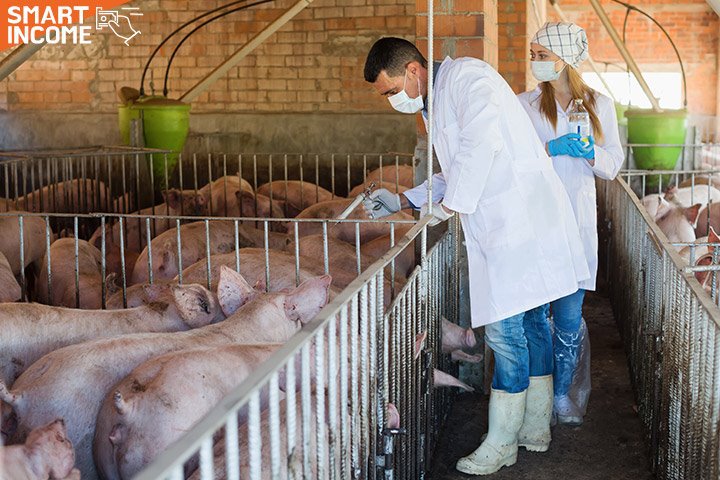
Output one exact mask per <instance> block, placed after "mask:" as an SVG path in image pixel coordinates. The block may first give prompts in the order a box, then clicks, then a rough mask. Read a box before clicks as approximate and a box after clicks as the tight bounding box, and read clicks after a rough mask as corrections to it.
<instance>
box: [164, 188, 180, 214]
mask: <svg viewBox="0 0 720 480" xmlns="http://www.w3.org/2000/svg"><path fill="white" fill-rule="evenodd" d="M162 196H163V198H164V199H165V203H167V204H168V207H170V208H172V209H173V210H180V203H181V202H182V193H181V192H180V190H178V189H177V188H171V189H170V190H163V192H162Z"/></svg>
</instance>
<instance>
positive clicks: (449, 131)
mask: <svg viewBox="0 0 720 480" xmlns="http://www.w3.org/2000/svg"><path fill="white" fill-rule="evenodd" d="M459 141H460V130H459V129H458V124H457V122H454V123H451V124H450V125H447V126H445V127H443V128H442V130H441V131H440V132H438V135H437V136H436V138H435V141H434V142H433V143H434V144H435V153H436V155H437V157H438V161H439V162H440V166H441V167H442V168H443V169H447V168H450V166H451V164H452V161H451V159H452V157H453V155H454V152H455V151H457V147H458V142H459Z"/></svg>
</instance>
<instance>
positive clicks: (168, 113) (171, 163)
mask: <svg viewBox="0 0 720 480" xmlns="http://www.w3.org/2000/svg"><path fill="white" fill-rule="evenodd" d="M118 117H119V118H118V119H119V124H120V135H121V136H122V139H123V142H125V143H126V144H130V125H131V121H132V120H133V119H139V118H142V124H143V139H144V142H145V146H146V147H148V148H157V149H160V150H170V151H171V152H173V153H171V154H168V155H167V168H168V172H171V171H172V170H173V169H174V168H175V166H176V165H177V160H178V156H179V154H180V152H181V151H182V149H183V147H184V146H185V140H187V135H188V131H189V130H190V105H188V104H187V103H183V102H181V101H180V100H172V99H169V98H165V97H159V96H154V97H142V98H140V99H139V100H138V101H137V102H135V103H133V104H130V105H120V106H119V107H118ZM148 161H150V159H149V157H148ZM152 161H153V173H154V175H155V178H156V179H160V178H163V177H164V175H165V160H164V156H156V158H153V159H152Z"/></svg>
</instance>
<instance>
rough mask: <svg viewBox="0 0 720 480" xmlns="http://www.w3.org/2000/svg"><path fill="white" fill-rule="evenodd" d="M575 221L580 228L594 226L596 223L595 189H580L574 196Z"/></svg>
mask: <svg viewBox="0 0 720 480" xmlns="http://www.w3.org/2000/svg"><path fill="white" fill-rule="evenodd" d="M575 202H576V207H575V210H576V215H577V223H578V227H580V228H588V227H593V228H594V227H595V225H596V224H597V205H596V200H595V189H593V190H592V191H588V190H584V189H581V190H580V191H578V192H577V197H576V200H575Z"/></svg>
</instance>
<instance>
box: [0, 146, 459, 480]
mask: <svg viewBox="0 0 720 480" xmlns="http://www.w3.org/2000/svg"><path fill="white" fill-rule="evenodd" d="M2 159H3V160H4V161H3V163H2V164H0V176H2V178H1V179H0V190H1V191H2V194H1V195H0V201H1V202H2V208H1V209H0V210H1V211H2V213H0V217H4V218H8V219H11V221H13V222H15V221H16V222H17V225H18V228H17V231H18V235H17V239H16V242H17V245H18V248H17V251H18V258H19V262H20V264H22V265H27V264H28V260H29V259H28V258H27V255H28V252H29V251H30V249H29V245H28V244H27V242H28V241H29V239H28V238H25V235H24V232H25V231H26V230H25V225H26V224H27V223H28V222H31V221H34V220H40V221H41V222H42V223H43V227H44V228H42V230H43V237H44V238H42V242H41V243H42V247H43V253H44V254H45V256H46V257H51V255H50V252H51V249H50V247H51V244H52V242H53V241H54V240H55V238H56V237H57V236H67V237H70V238H71V239H74V240H70V242H71V243H73V244H74V245H73V246H74V259H73V260H74V265H73V267H72V269H73V272H74V292H73V293H74V300H73V302H74V304H73V305H71V306H80V305H81V303H82V300H83V297H84V296H85V295H86V294H87V292H86V291H84V290H83V289H82V288H81V274H80V265H79V260H78V258H79V249H80V247H79V244H80V241H81V240H87V239H91V237H92V236H93V234H96V238H95V241H96V242H97V246H98V249H99V251H100V252H101V260H100V263H101V276H102V278H103V279H104V278H105V277H106V276H107V275H108V274H109V273H110V272H111V270H112V268H111V266H110V261H109V256H110V254H111V248H115V249H116V250H117V253H118V255H117V256H118V257H119V258H116V259H115V262H116V264H117V265H116V271H115V274H116V279H115V282H116V287H117V288H119V290H120V292H122V293H121V298H122V305H123V306H127V302H128V292H129V285H130V283H131V272H130V271H129V267H130V264H131V263H132V260H130V258H129V255H128V251H127V247H128V245H129V244H130V242H132V241H136V242H137V243H138V244H139V245H140V246H145V250H146V251H147V258H146V260H147V262H146V263H147V273H148V277H147V279H146V280H147V283H149V284H153V283H162V282H163V281H165V280H164V279H158V278H156V277H155V275H154V272H155V270H154V265H155V264H156V263H157V262H159V261H161V260H160V259H156V257H157V252H156V253H155V254H154V252H153V248H152V243H148V241H147V239H148V238H153V237H154V236H155V233H156V232H155V230H156V229H158V228H162V229H164V230H166V231H170V232H171V233H172V231H173V230H174V231H175V232H176V233H177V235H171V236H173V237H175V239H176V244H175V246H176V248H177V250H176V253H177V254H176V256H175V258H174V259H173V261H174V262H176V263H177V266H178V268H177V269H178V275H177V277H176V278H175V279H174V281H177V282H178V283H179V284H182V283H183V282H184V281H185V282H187V281H193V282H198V283H203V284H204V285H205V286H206V287H207V288H208V289H212V288H214V283H216V282H217V272H216V270H214V268H215V266H216V265H214V264H213V261H214V260H215V258H216V257H215V258H214V256H215V255H216V254H217V252H215V251H212V252H211V249H210V246H211V241H210V237H211V236H212V235H213V233H214V232H215V230H217V229H220V228H221V227H220V226H219V225H224V226H225V230H227V231H229V232H230V236H231V237H232V241H231V243H232V245H231V249H230V251H231V252H235V254H234V255H232V253H231V257H232V258H230V259H229V261H226V263H227V264H229V265H230V266H231V267H232V268H234V269H235V270H236V271H241V267H242V266H243V265H242V264H243V258H242V255H240V253H238V252H240V251H241V250H240V249H241V248H242V247H247V245H244V244H242V242H243V241H245V240H246V239H244V238H243V236H242V229H243V228H244V225H247V224H251V225H253V226H254V227H255V228H256V229H257V233H259V235H257V236H256V237H255V238H254V242H255V244H254V245H253V246H254V247H256V248H257V249H258V250H259V251H261V256H262V257H264V269H263V270H264V271H263V272H262V275H260V277H261V278H259V279H257V280H258V283H260V284H261V285H260V288H265V289H266V290H268V291H269V290H270V289H271V285H273V284H274V283H276V282H278V281H279V280H280V279H282V281H283V282H284V283H285V284H288V285H292V286H295V285H298V284H299V283H300V282H301V280H302V279H303V278H304V277H303V275H307V269H306V267H307V265H306V264H305V262H307V258H301V255H300V252H299V250H300V249H299V247H298V245H299V244H300V242H299V240H300V238H301V236H300V233H299V232H300V231H301V230H302V229H303V228H308V227H309V226H314V228H315V230H316V231H317V232H319V233H318V236H317V237H316V238H317V240H316V241H317V242H318V251H319V252H320V253H319V255H318V258H316V259H315V260H316V261H317V263H318V264H319V266H317V265H316V266H315V268H314V269H311V271H312V273H315V274H322V273H331V274H333V273H334V272H333V265H332V258H331V248H332V246H331V240H332V238H331V237H332V236H331V233H332V230H333V229H334V228H336V227H339V228H343V227H346V228H347V229H349V231H350V234H351V236H352V237H353V238H352V239H351V244H352V249H353V250H354V254H355V257H354V259H353V260H354V261H353V264H352V267H351V268H350V269H351V270H353V271H352V272H349V273H351V274H352V275H353V276H354V277H356V278H354V279H353V280H352V281H349V282H348V284H347V286H346V288H344V289H342V291H339V289H338V292H336V294H335V297H334V299H332V301H331V302H330V303H329V304H328V305H327V306H326V307H325V308H324V309H323V310H322V311H321V312H320V314H319V315H318V316H317V318H316V319H315V320H314V321H313V322H312V323H311V324H310V325H306V326H305V328H303V330H302V331H301V332H300V333H299V334H297V335H295V337H293V338H292V339H291V340H290V341H289V342H288V343H286V344H285V345H284V346H283V347H282V348H280V350H279V351H277V352H276V353H275V354H274V355H273V356H272V357H271V358H270V359H269V360H268V361H266V362H265V363H264V364H262V365H261V367H260V368H259V369H257V371H255V372H254V373H253V374H252V375H251V377H250V378H248V379H247V381H246V382H245V383H243V385H242V386H241V387H239V388H238V389H236V390H235V391H233V392H232V393H231V394H230V395H229V396H228V397H227V398H226V399H225V400H224V401H223V402H222V404H221V405H219V406H217V407H216V408H215V409H213V410H212V411H211V412H210V414H209V415H207V416H206V417H205V418H204V419H203V420H202V421H201V422H200V423H198V424H197V425H196V426H195V427H194V428H193V429H192V430H191V431H189V432H188V433H187V434H186V435H185V436H184V437H183V438H182V439H181V440H180V441H178V442H177V443H176V444H174V445H172V446H171V448H169V449H168V450H167V452H166V453H164V454H163V455H161V457H160V458H158V459H157V461H156V462H155V463H153V464H152V465H151V466H150V467H149V468H148V469H147V470H146V471H145V472H143V473H142V474H141V475H140V476H139V477H138V478H153V479H157V478H183V477H191V478H203V479H204V478H244V477H245V476H248V475H249V476H250V477H251V478H291V477H293V476H295V477H298V478H299V477H302V476H304V477H305V478H309V477H310V476H317V477H318V478H368V477H372V478H378V477H382V478H390V477H393V476H396V477H397V478H413V479H414V478H419V477H422V476H424V474H425V472H426V471H427V470H428V469H429V464H430V461H431V458H432V451H433V447H434V443H435V438H436V436H437V432H438V430H439V429H440V428H441V425H442V423H443V421H444V417H445V415H446V413H447V412H448V410H449V408H448V407H449V402H450V401H451V398H452V395H451V393H449V391H448V390H433V388H432V384H433V376H434V369H435V368H437V369H440V370H443V371H445V372H448V373H456V372H457V367H456V366H455V364H453V363H451V362H450V359H449V355H446V354H443V353H441V348H440V342H441V338H440V322H441V320H442V319H443V318H446V319H448V320H450V321H452V322H457V320H458V317H459V311H460V307H459V303H460V295H459V276H460V265H459V262H458V256H457V250H458V247H459V237H458V235H459V231H460V226H459V222H458V221H457V219H454V220H452V221H450V222H449V226H448V228H447V231H445V232H444V233H442V234H441V236H440V239H439V240H438V241H437V242H436V243H434V244H431V243H430V241H429V240H428V227H427V225H426V222H420V223H416V222H414V221H408V220H395V221H390V220H383V221H370V220H362V219H355V220H344V221H342V222H339V223H338V222H335V221H328V220H323V219H312V218H310V219H295V218H284V217H285V216H286V215H287V213H288V212H287V210H286V208H287V204H285V205H284V206H282V207H281V211H280V212H277V211H273V205H275V203H274V201H273V200H274V198H273V196H274V195H277V193H274V190H273V189H270V191H269V206H270V214H271V215H270V216H267V217H257V216H255V215H252V216H250V217H243V216H235V217H225V216H223V213H224V214H227V211H225V212H219V213H220V215H192V213H194V212H187V211H183V208H184V204H183V203H182V202H181V203H180V211H179V212H177V211H176V212H172V211H170V209H169V207H167V205H166V206H165V208H164V209H163V208H158V209H156V208H155V205H156V204H157V203H158V202H159V201H162V198H163V197H162V196H161V190H168V189H172V188H177V189H179V190H184V191H191V192H194V193H195V194H197V193H198V192H200V191H202V190H203V186H204V185H207V184H209V183H210V184H212V185H215V188H220V189H222V190H225V189H227V188H228V187H227V185H228V178H229V177H233V176H238V177H241V178H244V179H246V180H248V181H249V183H250V185H251V186H252V187H253V189H254V190H255V191H257V189H258V187H259V186H260V185H262V184H263V183H265V182H272V181H280V182H281V191H282V184H284V185H285V194H286V195H287V191H288V185H289V182H292V181H294V180H299V181H311V182H314V183H316V184H317V185H318V187H322V188H324V189H326V190H327V191H329V192H330V195H331V196H332V198H336V197H342V196H344V195H346V194H347V193H348V192H349V191H350V190H351V189H352V187H354V186H356V185H358V184H363V183H365V182H366V181H367V178H366V175H367V172H368V171H369V170H372V169H374V168H377V167H381V170H380V172H381V173H380V177H379V178H375V181H376V183H378V184H379V185H383V186H387V184H393V185H395V188H399V187H398V185H399V183H400V178H399V177H400V174H399V172H400V169H399V168H398V167H399V166H401V165H409V166H411V167H412V174H413V177H414V176H415V162H414V159H413V157H412V156H409V155H398V154H391V155H382V154H325V155H322V154H312V155H304V154H236V155H227V154H219V155H194V156H192V157H188V158H180V160H179V165H180V166H179V168H176V169H172V168H169V166H168V165H169V163H171V162H170V161H169V160H170V157H169V156H168V155H167V154H166V153H165V152H160V151H154V150H149V149H136V148H135V149H133V148H115V147H92V148H87V149H78V150H62V151H42V152H7V153H5V154H3V156H2ZM158 165H159V167H158ZM382 167H391V170H392V167H395V169H394V172H391V174H390V175H388V176H386V177H384V178H383V173H382V172H384V171H385V170H384V169H382ZM158 172H162V173H161V174H159V175H158ZM393 173H394V174H393ZM388 177H389V178H388ZM217 179H222V180H223V181H221V182H220V183H217V182H218V180H217ZM213 181H215V183H213ZM72 182H76V183H75V184H73V183H72ZM63 186H64V187H63ZM73 188H75V190H73ZM211 188H212V187H211ZM319 190H320V188H318V189H317V190H316V192H315V195H316V198H317V197H318V196H319ZM223 194H225V195H227V192H226V191H223ZM311 195H312V193H311ZM213 198H215V197H214V196H212V194H211V197H210V206H209V208H210V209H212V208H213V206H212V202H213V200H212V199H213ZM224 205H225V208H227V201H225V202H224ZM142 208H146V209H149V210H145V211H141V212H140V213H137V212H138V210H140V209H142ZM360 208H361V207H360ZM19 209H24V210H26V211H24V212H22V213H20V212H14V210H19ZM45 210H52V211H53V212H52V213H48V212H47V211H45ZM257 210H258V198H257V197H256V198H255V212H252V213H255V214H257ZM214 213H218V212H214ZM241 213H244V212H241ZM191 221H195V222H200V224H201V225H202V227H201V230H202V231H201V237H200V238H202V237H204V240H205V251H204V252H202V255H201V257H202V258H200V259H199V261H198V262H196V263H199V264H201V263H204V270H203V269H202V268H200V269H199V270H196V272H195V275H194V276H193V277H192V278H183V276H184V268H183V266H184V259H183V254H184V247H183V241H182V238H181V234H180V232H181V229H182V228H183V226H185V225H186V224H187V223H189V222H191ZM373 224H384V225H387V226H388V227H387V229H388V232H389V244H388V248H387V251H385V252H384V253H383V254H382V255H381V256H380V258H379V259H377V260H376V261H369V260H368V259H366V258H364V256H363V253H362V248H361V247H362V245H361V240H360V239H361V230H362V229H363V228H366V226H370V225H373ZM111 225H116V226H119V233H120V234H119V237H118V238H117V239H115V242H114V244H113V235H112V234H111V230H110V227H111ZM281 225H283V226H287V227H288V232H289V233H288V237H289V243H288V244H289V245H290V247H289V255H291V256H292V257H293V268H292V271H291V272H288V271H287V270H283V271H282V272H275V271H274V270H273V268H274V267H273V262H272V261H271V258H270V257H271V255H272V251H271V245H272V244H273V237H274V234H275V228H274V227H280V226H281ZM353 232H354V235H352V233H353ZM406 232H407V233H406ZM133 235H135V236H136V237H133ZM133 238H136V240H133ZM33 240H37V239H36V238H34V239H33ZM408 252H412V253H413V254H414V255H415V256H416V259H417V266H415V267H414V268H413V269H412V272H411V273H410V275H409V276H408V278H407V279H406V281H402V282H399V281H397V280H396V263H397V262H398V258H399V257H400V256H401V255H403V254H407V253H408ZM71 257H72V255H71ZM225 260H228V259H225ZM343 267H344V268H345V270H348V268H347V266H346V265H343V266H342V267H338V268H339V269H341V268H343ZM30 268H32V266H28V268H22V269H21V271H20V273H19V284H20V288H21V293H22V295H21V296H22V299H23V300H34V298H33V295H32V294H31V292H32V291H33V287H34V285H32V283H33V282H37V275H35V276H34V278H28V277H32V275H26V273H29V272H30V270H28V269H30ZM198 271H200V273H199V274H198V273H197V272H198ZM336 272H338V273H348V272H347V271H345V272H339V271H338V270H336ZM42 274H43V276H45V274H46V277H47V289H48V292H49V294H50V295H52V292H53V291H54V288H53V287H54V285H53V281H54V279H55V277H56V275H55V274H54V273H53V262H52V258H48V259H47V270H46V271H43V272H42ZM386 276H387V277H389V281H388V280H387V279H386ZM280 277H282V278H280ZM100 288H101V292H100V296H101V306H100V307H99V308H106V306H107V301H108V300H109V298H110V291H109V290H108V283H107V282H105V281H103V282H102V285H101V287H100ZM331 372H332V375H331V374H330V373H331ZM279 378H284V379H285V383H287V384H295V383H297V384H298V385H299V388H298V389H297V390H295V389H286V390H285V391H281V390H280V389H279V386H278V385H279V384H278V379H279ZM239 419H240V420H239ZM223 439H224V440H223ZM194 466H198V470H197V471H196V472H193V471H192V470H193V468H194Z"/></svg>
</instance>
